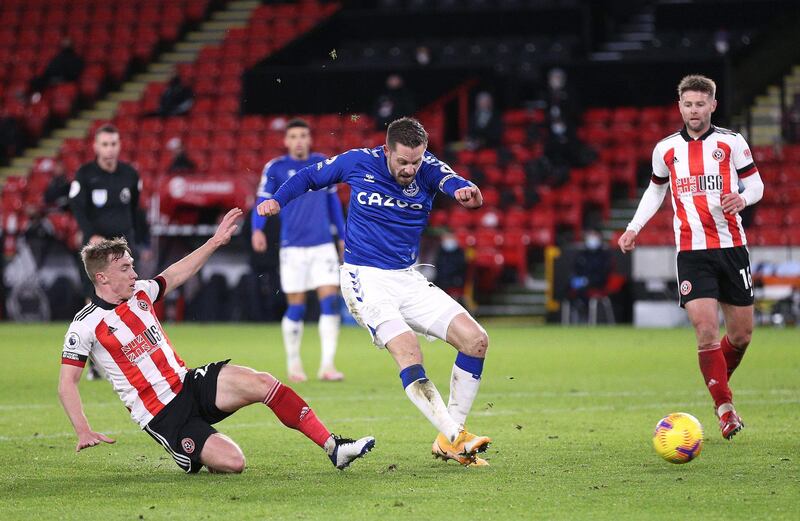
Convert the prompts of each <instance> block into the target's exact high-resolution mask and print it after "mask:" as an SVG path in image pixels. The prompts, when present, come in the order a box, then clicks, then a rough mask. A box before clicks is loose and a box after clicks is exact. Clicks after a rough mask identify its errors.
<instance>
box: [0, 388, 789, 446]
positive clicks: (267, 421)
mask: <svg viewBox="0 0 800 521" xmlns="http://www.w3.org/2000/svg"><path fill="white" fill-rule="evenodd" d="M737 403H738V404H739V405H765V404H769V405H785V404H797V403H800V398H792V399H786V400H768V399H765V400H738V401H737ZM708 404H709V401H708V400H702V401H700V400H698V401H694V402H684V403H681V404H680V405H681V406H682V407H687V408H688V407H703V406H705V405H708ZM675 405H676V403H675V402H668V403H663V402H662V403H649V404H642V405H629V406H619V405H596V406H590V407H550V408H545V409H537V408H535V407H531V408H526V409H499V408H494V409H491V410H488V411H473V412H472V413H471V414H472V415H473V416H480V417H500V416H514V415H517V414H530V413H534V414H563V413H564V412H577V413H582V412H603V411H640V410H647V409H654V408H664V407H673V406H675ZM415 419H418V420H420V421H424V420H423V419H422V417H420V416H419V415H416V414H411V415H405V416H368V417H364V416H361V417H351V418H332V420H333V421H335V422H336V423H358V422H362V423H375V422H385V421H396V420H404V421H409V420H410V421H413V420H415ZM271 425H274V422H273V421H272V418H271V417H269V416H265V418H264V421H260V422H249V423H231V424H230V425H225V426H224V427H225V428H224V429H223V430H224V431H226V432H236V431H241V430H249V429H254V428H263V427H265V426H271ZM100 432H102V433H103V434H106V435H109V436H119V435H125V434H136V433H138V432H142V431H141V430H140V429H123V430H116V431H104V430H102V429H101V430H100ZM74 436H75V433H74V432H56V433H50V434H40V435H38V436H32V435H29V436H0V443H6V442H8V443H10V442H19V441H36V440H49V439H58V438H71V437H74Z"/></svg>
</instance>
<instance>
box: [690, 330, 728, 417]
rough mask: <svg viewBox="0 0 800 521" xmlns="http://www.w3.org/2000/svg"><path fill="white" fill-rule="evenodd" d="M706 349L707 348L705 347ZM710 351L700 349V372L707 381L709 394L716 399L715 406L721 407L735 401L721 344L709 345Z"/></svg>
mask: <svg viewBox="0 0 800 521" xmlns="http://www.w3.org/2000/svg"><path fill="white" fill-rule="evenodd" d="M703 347H705V346H703ZM708 347H711V348H710V349H700V350H699V351H698V352H697V355H698V358H699V359H700V372H702V373H703V379H704V380H705V381H706V387H708V392H710V393H711V397H712V398H714V404H715V405H716V406H717V407H719V406H720V405H722V404H723V403H730V402H732V401H733V397H732V396H731V388H730V387H728V367H727V365H725V356H724V355H723V354H722V349H720V347H719V344H709V346H708Z"/></svg>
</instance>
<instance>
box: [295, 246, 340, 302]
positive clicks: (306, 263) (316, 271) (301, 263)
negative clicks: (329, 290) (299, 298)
mask: <svg viewBox="0 0 800 521" xmlns="http://www.w3.org/2000/svg"><path fill="white" fill-rule="evenodd" d="M280 258H281V289H282V290H283V292H284V293H305V292H306V291H310V290H312V289H317V288H319V287H320V286H338V285H339V269H338V268H339V254H338V253H336V246H334V244H333V243H332V242H329V243H326V244H320V245H318V246H306V247H300V246H287V247H283V248H281V252H280Z"/></svg>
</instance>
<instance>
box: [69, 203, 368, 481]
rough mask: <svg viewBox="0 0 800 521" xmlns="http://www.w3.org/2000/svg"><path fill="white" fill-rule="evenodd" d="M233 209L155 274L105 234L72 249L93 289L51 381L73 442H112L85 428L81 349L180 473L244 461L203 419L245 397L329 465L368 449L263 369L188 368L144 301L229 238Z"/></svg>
mask: <svg viewBox="0 0 800 521" xmlns="http://www.w3.org/2000/svg"><path fill="white" fill-rule="evenodd" d="M241 215H242V211H241V210H239V209H238V208H235V209H233V210H231V211H229V212H228V213H227V214H226V215H225V217H224V218H223V220H222V222H221V223H220V225H219V227H218V228H217V231H216V233H215V234H214V236H213V237H211V238H210V239H209V240H208V241H207V242H206V243H205V244H204V245H202V246H200V247H199V248H198V249H196V250H195V251H193V252H192V253H190V254H189V255H187V256H186V257H184V258H183V259H181V260H179V261H178V262H176V263H175V264H173V265H171V266H170V267H168V268H167V269H166V270H164V271H163V272H162V273H161V274H160V275H159V276H157V277H156V278H155V279H154V280H137V276H136V271H135V270H134V267H133V257H132V256H131V250H130V248H129V247H128V243H127V242H126V241H125V239H122V238H117V239H111V240H109V239H105V240H102V241H99V242H96V243H93V244H90V245H87V246H85V247H84V248H83V250H81V258H82V260H83V265H84V268H85V269H86V273H87V274H88V275H89V279H90V280H91V281H92V282H93V284H94V290H95V293H94V296H93V297H92V300H91V303H89V304H88V305H87V306H86V307H85V308H83V309H82V310H81V311H80V312H79V313H78V314H77V315H76V316H75V318H74V320H73V321H72V323H71V324H70V326H69V330H68V331H67V334H66V337H65V339H64V350H63V352H62V355H61V373H60V376H59V385H58V394H59V398H60V399H61V403H62V405H63V406H64V410H65V411H66V413H67V416H69V419H70V421H71V422H72V425H73V427H74V428H75V433H76V434H77V435H78V444H77V446H76V451H80V450H81V449H84V448H86V447H92V446H95V445H99V444H100V443H101V442H105V443H114V440H113V439H111V438H109V437H108V436H105V435H104V434H101V433H99V432H95V431H94V430H92V428H91V427H90V426H89V422H88V420H87V419H86V416H85V415H84V412H83V405H82V404H81V398H80V393H79V392H78V382H79V381H80V376H81V372H82V371H83V368H84V366H85V364H86V361H87V359H88V358H89V357H91V359H92V360H93V362H94V363H95V364H97V365H99V366H100V367H102V368H103V369H104V370H105V373H106V376H107V378H108V379H109V380H110V381H111V384H112V386H113V387H114V390H115V391H116V392H117V394H119V397H120V399H121V400H122V401H123V403H124V404H125V407H126V408H127V409H128V410H129V411H130V413H131V417H132V418H133V421H135V422H136V423H138V424H139V426H140V427H141V428H142V429H143V430H145V431H147V433H148V434H150V436H152V437H153V439H155V440H156V441H157V442H158V443H159V444H161V445H162V446H163V447H164V449H166V451H167V452H168V453H169V454H170V455H171V456H172V458H173V459H174V460H175V462H176V463H177V464H178V466H179V467H180V468H181V469H183V470H184V471H185V472H187V473H194V472H198V471H199V470H200V469H201V468H202V467H203V465H205V466H206V467H208V469H209V470H210V471H214V472H242V471H243V470H244V467H245V459H244V454H242V450H241V449H240V448H239V446H238V445H237V444H236V442H234V441H233V440H232V439H231V438H229V437H228V436H225V435H224V434H222V433H219V432H217V430H216V429H214V427H212V426H211V425H212V424H214V423H217V422H219V421H222V420H223V419H225V418H227V417H228V416H230V415H231V414H233V413H234V412H236V411H237V410H239V409H241V408H242V407H244V406H246V405H250V404H254V403H263V404H265V405H266V406H267V407H269V408H270V409H272V411H273V412H274V413H275V415H276V416H277V417H278V419H279V420H280V421H281V422H282V423H283V424H284V425H286V426H287V427H290V428H292V429H296V430H299V431H300V432H302V433H303V434H305V435H306V436H307V437H308V438H309V439H311V440H312V441H313V442H314V443H316V444H317V445H319V446H320V447H322V448H323V449H324V450H325V451H326V453H327V454H328V457H329V458H330V460H331V461H332V462H333V464H334V465H335V466H336V467H337V468H340V469H342V468H345V467H347V466H348V465H349V464H350V463H351V462H352V461H353V460H355V459H357V458H359V457H361V456H363V455H364V454H366V453H367V452H369V450H371V449H372V447H373V446H374V444H375V439H374V438H372V437H369V436H368V437H365V438H361V439H360V440H350V439H346V438H340V437H338V436H335V435H333V434H331V433H330V431H328V430H327V429H326V428H325V426H324V425H323V424H322V422H321V421H320V420H319V419H318V418H317V416H316V415H315V414H314V411H312V410H311V409H310V408H309V406H308V404H307V403H306V402H305V401H303V399H302V398H300V397H299V396H298V395H297V394H296V393H295V392H294V391H293V390H292V389H290V388H289V387H287V386H285V385H283V384H281V383H280V382H279V381H278V380H277V379H276V378H275V377H273V376H272V375H271V374H269V373H265V372H259V371H255V370H253V369H250V368H249V367H241V366H237V365H229V364H228V362H229V360H224V361H221V362H215V363H211V364H208V365H205V366H203V367H197V368H195V369H187V367H186V364H185V363H184V362H183V360H181V358H180V356H178V354H177V353H176V352H175V350H174V348H173V347H172V343H171V341H170V339H169V338H168V337H167V335H166V333H165V332H164V329H163V327H162V326H161V323H160V322H159V320H158V317H157V316H156V314H155V311H154V309H153V304H154V303H155V302H157V301H158V300H160V299H161V298H163V297H164V295H165V294H167V293H169V292H170V291H172V290H174V289H175V288H177V287H179V286H181V285H182V284H183V283H184V282H186V281H187V280H188V279H189V278H190V277H192V276H193V275H195V274H196V273H197V272H198V271H199V270H200V268H201V267H202V266H203V265H204V264H205V263H206V261H207V260H208V258H209V257H210V256H211V254H212V253H214V251H216V250H217V249H218V248H219V247H221V246H223V245H225V244H227V243H228V242H229V241H230V238H231V235H232V234H233V233H234V232H235V231H236V229H237V225H236V224H235V221H236V219H238V218H239V217H241Z"/></svg>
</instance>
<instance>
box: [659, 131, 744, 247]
mask: <svg viewBox="0 0 800 521" xmlns="http://www.w3.org/2000/svg"><path fill="white" fill-rule="evenodd" d="M757 172H758V169H756V165H755V163H754V162H753V157H752V154H751V153H750V148H749V147H748V146H747V142H746V141H745V140H744V138H743V137H742V136H741V134H738V133H736V132H733V131H732V130H727V129H724V128H720V127H715V126H714V125H712V126H711V128H709V129H708V132H706V133H705V134H703V135H702V136H700V137H699V138H697V139H694V138H692V137H691V136H689V134H688V132H687V131H686V128H685V127H684V128H683V129H682V130H681V131H680V132H676V133H675V134H672V135H671V136H668V137H666V138H664V139H663V140H661V141H659V142H658V144H657V145H656V147H655V149H654V150H653V176H652V181H653V182H654V183H656V184H664V183H666V182H669V183H670V190H671V191H672V208H673V210H674V211H675V217H674V219H673V225H674V229H675V244H676V246H677V248H678V251H689V250H710V249H715V248H731V247H734V246H744V245H746V244H747V238H746V237H745V234H744V228H743V227H742V219H741V217H739V215H738V214H736V215H731V214H728V213H724V212H723V211H722V203H721V199H722V196H723V195H725V194H729V193H731V192H735V193H738V191H739V179H740V178H742V179H743V178H745V177H748V176H751V175H753V174H755V173H757Z"/></svg>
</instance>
